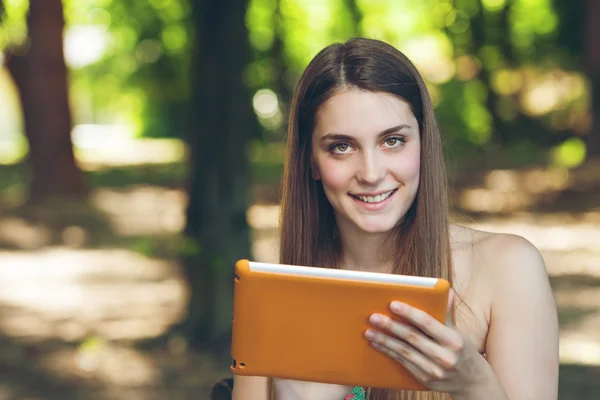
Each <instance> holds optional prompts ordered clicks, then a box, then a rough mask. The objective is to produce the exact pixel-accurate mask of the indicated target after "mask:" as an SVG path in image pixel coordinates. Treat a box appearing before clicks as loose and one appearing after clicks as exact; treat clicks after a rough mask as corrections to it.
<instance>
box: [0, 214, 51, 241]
mask: <svg viewBox="0 0 600 400" xmlns="http://www.w3.org/2000/svg"><path fill="white" fill-rule="evenodd" d="M51 235H52V233H51V231H50V229H48V228H47V227H45V226H39V225H36V224H33V223H31V222H28V221H26V220H25V219H23V218H16V217H5V218H2V220H0V243H4V244H7V245H9V246H12V247H16V248H20V249H37V248H39V247H42V246H45V245H46V244H48V243H49V242H50V240H51Z"/></svg>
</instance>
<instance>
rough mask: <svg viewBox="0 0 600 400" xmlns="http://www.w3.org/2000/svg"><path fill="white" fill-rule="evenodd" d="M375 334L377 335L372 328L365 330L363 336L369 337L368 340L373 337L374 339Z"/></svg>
mask: <svg viewBox="0 0 600 400" xmlns="http://www.w3.org/2000/svg"><path fill="white" fill-rule="evenodd" d="M376 336H377V335H375V332H373V331H372V330H367V331H366V332H365V337H366V338H367V339H369V340H373V339H375V337H376Z"/></svg>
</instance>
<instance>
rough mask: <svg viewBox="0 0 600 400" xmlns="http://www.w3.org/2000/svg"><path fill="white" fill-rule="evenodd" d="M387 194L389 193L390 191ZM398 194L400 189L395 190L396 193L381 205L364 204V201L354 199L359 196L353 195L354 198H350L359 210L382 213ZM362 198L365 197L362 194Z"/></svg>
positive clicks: (380, 203) (381, 202)
mask: <svg viewBox="0 0 600 400" xmlns="http://www.w3.org/2000/svg"><path fill="white" fill-rule="evenodd" d="M387 192H389V190H388V191H387ZM387 192H379V193H378V194H381V193H387ZM397 192H398V189H394V192H393V193H392V194H391V195H389V196H388V198H386V199H385V200H383V201H380V202H379V203H367V202H364V201H362V200H360V199H357V198H356V197H354V196H357V195H352V196H351V195H349V196H350V198H351V199H352V200H353V201H354V204H356V205H357V206H358V207H359V208H361V209H363V210H366V211H381V210H383V209H384V208H385V207H387V205H388V204H390V203H391V202H392V199H393V198H394V196H396V193H397ZM360 196H365V195H363V194H361V195H360ZM369 196H373V195H372V194H371V195H369Z"/></svg>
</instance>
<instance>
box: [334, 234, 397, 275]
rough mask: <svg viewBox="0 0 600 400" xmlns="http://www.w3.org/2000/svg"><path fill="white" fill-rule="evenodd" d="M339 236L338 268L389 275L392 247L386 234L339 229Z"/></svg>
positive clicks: (391, 264)
mask: <svg viewBox="0 0 600 400" xmlns="http://www.w3.org/2000/svg"><path fill="white" fill-rule="evenodd" d="M340 228H341V227H340ZM339 235H340V245H341V257H340V268H342V269H351V270H357V271H370V272H387V273H391V271H392V266H393V263H392V260H393V251H392V249H393V246H391V240H390V238H391V237H390V235H389V234H388V233H367V232H362V231H357V230H349V229H339Z"/></svg>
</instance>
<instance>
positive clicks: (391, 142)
mask: <svg viewBox="0 0 600 400" xmlns="http://www.w3.org/2000/svg"><path fill="white" fill-rule="evenodd" d="M402 143H404V139H402V138H399V137H391V138H387V139H386V140H385V144H386V145H387V146H388V147H398V146H399V145H401V144H402Z"/></svg>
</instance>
